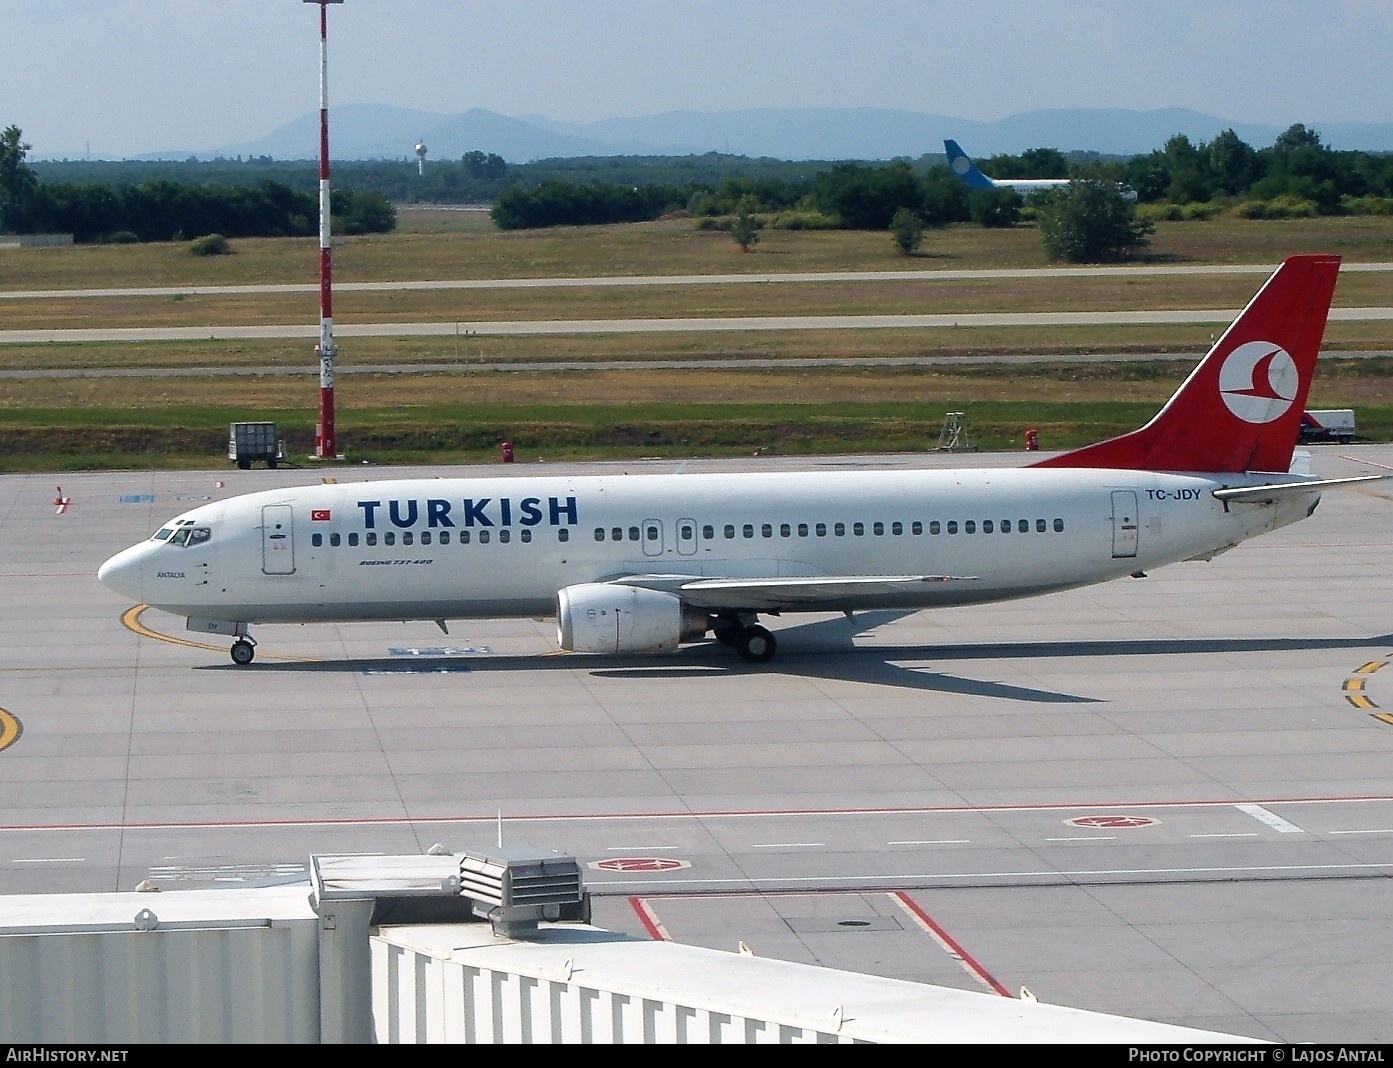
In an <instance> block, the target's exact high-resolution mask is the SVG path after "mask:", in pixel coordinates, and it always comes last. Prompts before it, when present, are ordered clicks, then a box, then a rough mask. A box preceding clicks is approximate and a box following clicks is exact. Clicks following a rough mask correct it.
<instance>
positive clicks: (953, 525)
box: [948, 519, 958, 534]
mask: <svg viewBox="0 0 1393 1068" xmlns="http://www.w3.org/2000/svg"><path fill="white" fill-rule="evenodd" d="M957 532H958V521H957V520H956V519H950V520H948V533H949V534H956V533H957Z"/></svg>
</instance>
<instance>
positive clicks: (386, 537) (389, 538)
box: [382, 530, 397, 545]
mask: <svg viewBox="0 0 1393 1068" xmlns="http://www.w3.org/2000/svg"><path fill="white" fill-rule="evenodd" d="M396 543H397V536H396V535H395V534H394V533H392V531H390V530H389V531H387V533H386V534H383V535H382V544H383V545H395V544H396Z"/></svg>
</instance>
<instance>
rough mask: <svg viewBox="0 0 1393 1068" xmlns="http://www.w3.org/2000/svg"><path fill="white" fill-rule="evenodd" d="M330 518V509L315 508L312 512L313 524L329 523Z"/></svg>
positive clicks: (311, 520) (311, 519)
mask: <svg viewBox="0 0 1393 1068" xmlns="http://www.w3.org/2000/svg"><path fill="white" fill-rule="evenodd" d="M330 518H331V517H330V514H329V509H327V508H313V509H311V510H310V522H311V523H327V522H329V519H330Z"/></svg>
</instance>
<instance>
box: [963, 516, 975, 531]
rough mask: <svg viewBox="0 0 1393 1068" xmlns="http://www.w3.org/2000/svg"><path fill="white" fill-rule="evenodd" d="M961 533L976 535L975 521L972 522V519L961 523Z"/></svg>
mask: <svg viewBox="0 0 1393 1068" xmlns="http://www.w3.org/2000/svg"><path fill="white" fill-rule="evenodd" d="M963 533H964V534H976V533H977V521H976V520H974V519H969V520H966V521H965V522H964V523H963Z"/></svg>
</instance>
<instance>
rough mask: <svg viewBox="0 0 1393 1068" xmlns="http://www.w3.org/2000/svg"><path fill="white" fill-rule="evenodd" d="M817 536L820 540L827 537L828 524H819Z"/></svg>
mask: <svg viewBox="0 0 1393 1068" xmlns="http://www.w3.org/2000/svg"><path fill="white" fill-rule="evenodd" d="M817 536H818V537H819V538H825V537H827V524H826V523H819V524H818V525H817Z"/></svg>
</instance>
